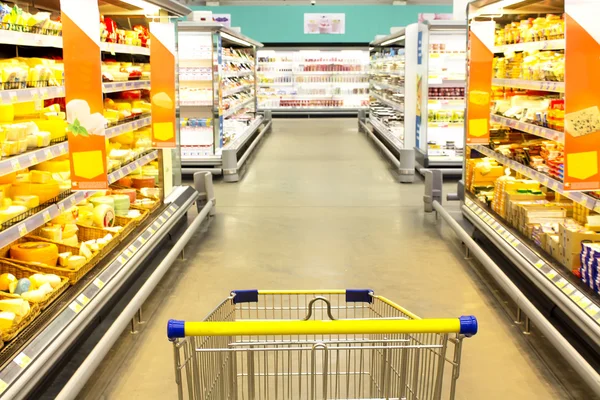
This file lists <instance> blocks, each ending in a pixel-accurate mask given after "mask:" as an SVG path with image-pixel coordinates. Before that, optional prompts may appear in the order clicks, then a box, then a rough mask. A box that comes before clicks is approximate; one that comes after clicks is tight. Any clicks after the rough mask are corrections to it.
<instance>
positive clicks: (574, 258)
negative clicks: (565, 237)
mask: <svg viewBox="0 0 600 400" xmlns="http://www.w3.org/2000/svg"><path fill="white" fill-rule="evenodd" d="M580 255H581V253H579V252H578V253H567V254H565V256H564V257H563V262H562V264H563V265H564V266H565V267H566V268H568V269H569V271H577V270H579V268H580V267H581V257H580Z"/></svg>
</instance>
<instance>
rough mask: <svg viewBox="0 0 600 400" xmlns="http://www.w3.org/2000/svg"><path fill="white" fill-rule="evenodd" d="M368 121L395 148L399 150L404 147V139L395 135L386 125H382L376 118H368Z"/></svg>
mask: <svg viewBox="0 0 600 400" xmlns="http://www.w3.org/2000/svg"><path fill="white" fill-rule="evenodd" d="M369 122H370V123H371V125H373V128H375V129H376V130H377V132H379V133H380V134H382V135H383V136H384V137H385V139H386V140H387V141H388V142H389V143H390V144H391V145H392V146H393V147H394V148H395V149H396V150H400V149H403V148H404V141H403V140H402V139H400V138H398V137H397V136H395V135H394V134H393V133H392V132H391V131H390V130H389V128H388V127H386V126H385V125H383V123H381V121H379V120H378V119H377V118H369Z"/></svg>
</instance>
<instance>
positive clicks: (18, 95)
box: [0, 31, 65, 104]
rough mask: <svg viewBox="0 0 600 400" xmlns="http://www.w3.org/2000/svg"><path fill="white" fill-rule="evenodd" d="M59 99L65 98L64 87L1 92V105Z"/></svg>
mask: <svg viewBox="0 0 600 400" xmlns="http://www.w3.org/2000/svg"><path fill="white" fill-rule="evenodd" d="M0 32H2V31H0ZM59 97H65V87H64V86H46V87H40V88H28V89H17V90H2V91H0V104H8V103H13V104H15V103H24V102H26V101H35V100H47V99H56V98H59Z"/></svg>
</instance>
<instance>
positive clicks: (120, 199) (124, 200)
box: [110, 194, 131, 212]
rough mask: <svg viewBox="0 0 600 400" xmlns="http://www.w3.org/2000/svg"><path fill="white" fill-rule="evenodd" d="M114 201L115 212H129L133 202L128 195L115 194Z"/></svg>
mask: <svg viewBox="0 0 600 400" xmlns="http://www.w3.org/2000/svg"><path fill="white" fill-rule="evenodd" d="M110 197H112V199H113V200H114V202H115V212H117V211H127V210H129V205H130V203H131V200H130V198H129V196H128V195H126V194H113V195H112V196H110Z"/></svg>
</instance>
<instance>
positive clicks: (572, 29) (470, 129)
mask: <svg viewBox="0 0 600 400" xmlns="http://www.w3.org/2000/svg"><path fill="white" fill-rule="evenodd" d="M468 10H469V11H468V20H469V33H468V35H469V43H468V48H469V54H468V76H467V88H468V91H467V99H468V101H467V112H466V123H465V125H466V129H465V149H466V153H465V161H464V167H463V168H464V172H463V174H464V175H463V180H462V181H461V184H459V194H460V195H461V199H462V207H461V209H462V214H463V215H464V217H465V218H466V219H467V220H468V221H469V222H470V223H471V224H472V226H473V227H474V228H475V231H476V233H475V235H476V237H477V238H479V242H480V243H483V244H486V245H487V246H489V247H490V248H491V249H492V250H491V252H490V253H489V254H490V255H491V256H494V257H496V258H498V257H501V259H502V260H504V261H503V262H505V263H506V262H508V264H507V265H509V266H510V268H508V267H507V268H508V269H506V274H507V275H508V276H510V277H511V278H512V279H513V280H515V279H516V280H515V283H516V284H518V285H519V287H520V288H521V289H522V290H523V291H524V293H527V294H528V295H530V296H531V297H530V298H529V300H530V301H531V302H533V303H534V304H536V305H537V306H538V307H542V308H540V311H542V310H543V311H542V312H543V313H544V316H545V317H546V318H547V321H548V322H549V324H548V325H550V324H551V325H552V326H554V327H556V329H557V331H558V332H559V334H560V335H562V336H564V337H565V338H566V339H567V340H568V345H566V346H565V345H559V346H557V348H558V350H559V352H560V353H561V354H563V355H564V356H565V358H566V359H567V360H568V362H569V363H570V365H571V367H572V368H573V369H574V370H576V371H577V372H578V373H579V374H581V376H582V377H583V378H584V379H585V381H586V382H587V383H588V384H590V386H591V387H592V388H593V390H594V391H595V392H596V393H600V383H599V381H598V374H597V365H598V354H600V353H599V351H598V349H599V345H600V298H599V296H598V293H599V291H600V289H599V288H600V286H599V285H598V282H599V281H598V271H599V268H598V254H599V253H598V250H599V248H598V246H597V244H596V242H598V241H599V239H598V238H600V226H599V224H598V221H599V220H600V214H598V213H599V212H600V195H599V193H600V175H599V171H598V168H597V166H598V163H599V160H598V154H599V152H598V143H599V142H598V139H599V138H600V123H598V121H600V113H599V112H598V106H599V105H600V94H599V93H600V91H599V90H598V89H599V88H600V84H599V83H598V82H599V81H598V79H597V78H596V76H595V74H594V73H590V71H597V70H599V69H600V57H598V54H599V53H600V44H599V43H598V40H597V38H598V37H599V35H600V28H599V26H598V24H597V23H596V22H595V21H594V20H593V18H591V16H593V15H596V13H597V12H598V11H600V9H599V5H598V4H597V3H596V2H578V1H571V0H564V1H550V2H549V1H533V2H520V3H518V4H515V2H512V1H484V0H481V1H475V2H472V3H470V5H469V9H468ZM498 259H499V258H498ZM517 306H518V304H517ZM545 323H546V322H544V324H545ZM554 343H558V342H554Z"/></svg>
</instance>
